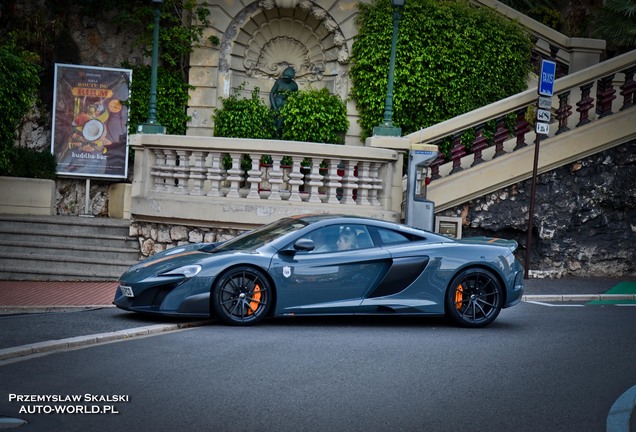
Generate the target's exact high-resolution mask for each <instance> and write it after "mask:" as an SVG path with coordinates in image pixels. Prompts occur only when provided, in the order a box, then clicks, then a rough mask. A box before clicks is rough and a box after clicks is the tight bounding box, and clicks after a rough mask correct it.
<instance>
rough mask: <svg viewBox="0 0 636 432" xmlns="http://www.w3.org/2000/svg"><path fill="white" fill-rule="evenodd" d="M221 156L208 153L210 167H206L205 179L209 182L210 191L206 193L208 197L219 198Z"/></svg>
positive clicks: (221, 178) (221, 179)
mask: <svg viewBox="0 0 636 432" xmlns="http://www.w3.org/2000/svg"><path fill="white" fill-rule="evenodd" d="M222 161H223V156H222V155H221V154H220V153H216V152H215V153H210V166H209V167H208V174H207V178H208V180H210V190H209V191H208V193H207V196H209V197H220V196H222V194H221V182H222V181H223V179H224V177H223V175H222V174H223V169H222V167H221V163H222Z"/></svg>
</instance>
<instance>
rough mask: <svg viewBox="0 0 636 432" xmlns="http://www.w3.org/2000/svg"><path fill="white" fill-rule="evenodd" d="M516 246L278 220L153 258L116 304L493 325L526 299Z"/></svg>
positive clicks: (314, 220)
mask: <svg viewBox="0 0 636 432" xmlns="http://www.w3.org/2000/svg"><path fill="white" fill-rule="evenodd" d="M516 248H517V242H515V241H513V240H502V239H492V238H468V239H465V240H459V241H458V240H454V239H451V238H447V237H444V236H440V235H438V234H434V233H431V232H428V231H423V230H420V229H416V228H412V227H409V226H405V225H400V224H396V223H391V222H386V221H380V220H375V219H367V218H359V217H351V216H334V215H307V216H299V217H290V218H285V219H281V220H279V221H277V222H274V223H271V224H269V225H265V226H262V227H260V228H258V229H255V230H253V231H250V232H247V233H245V234H243V235H241V236H239V237H236V238H234V239H232V240H229V241H226V242H223V243H200V244H193V245H188V246H180V247H176V248H173V249H169V250H166V251H164V252H161V253H158V254H156V255H153V256H152V257H150V258H148V259H146V260H143V261H140V262H139V263H138V264H136V265H134V266H133V267H131V268H130V269H129V270H128V271H127V272H126V273H124V274H123V275H122V277H121V278H120V284H119V287H118V289H117V293H116V294H115V300H114V304H115V305H116V306H117V307H119V308H121V309H125V310H129V311H135V312H143V313H155V314H163V315H175V316H190V317H210V316H213V317H217V318H218V319H220V320H221V321H223V322H224V323H227V324H233V325H249V324H255V323H257V322H259V321H261V320H262V319H263V318H264V317H266V316H289V317H291V316H306V315H398V314H399V315H412V316H415V315H422V316H424V315H429V316H431V315H446V316H447V317H449V318H450V319H451V320H452V321H453V322H454V323H456V324H459V325H461V326H466V327H482V326H485V325H487V324H490V323H491V322H492V321H493V320H494V319H495V318H496V317H497V315H499V312H500V311H501V309H502V308H506V307H509V306H512V305H515V304H517V303H518V302H519V301H520V300H521V295H522V293H523V269H522V267H521V265H520V264H519V262H518V261H517V260H516V259H515V256H514V255H513V252H514V250H515V249H516Z"/></svg>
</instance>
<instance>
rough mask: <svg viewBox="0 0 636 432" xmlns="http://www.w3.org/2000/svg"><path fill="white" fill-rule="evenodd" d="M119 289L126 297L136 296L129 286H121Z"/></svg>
mask: <svg viewBox="0 0 636 432" xmlns="http://www.w3.org/2000/svg"><path fill="white" fill-rule="evenodd" d="M119 289H120V290H121V293H122V294H123V295H125V296H126V297H134V296H135V295H134V294H133V290H132V288H131V287H129V286H125V285H119Z"/></svg>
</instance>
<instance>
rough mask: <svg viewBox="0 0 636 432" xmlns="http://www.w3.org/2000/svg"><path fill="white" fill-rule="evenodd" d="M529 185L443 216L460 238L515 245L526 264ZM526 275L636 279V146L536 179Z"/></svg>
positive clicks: (608, 151)
mask: <svg viewBox="0 0 636 432" xmlns="http://www.w3.org/2000/svg"><path fill="white" fill-rule="evenodd" d="M530 189H531V182H530V180H528V181H524V182H520V183H517V184H515V185H513V186H511V187H508V188H505V189H502V190H500V191H498V192H496V193H493V194H490V195H487V196H484V197H482V198H479V199H476V200H473V201H470V202H468V203H465V204H463V205H460V206H457V207H455V208H453V209H451V210H448V211H445V212H443V214H442V215H444V216H461V217H462V220H463V236H464V237H466V236H476V235H485V236H492V237H505V238H511V239H515V240H517V241H518V242H519V244H520V245H521V247H520V248H519V250H518V258H519V259H520V260H521V261H522V262H524V261H525V255H526V247H525V246H526V244H527V227H528V212H529V207H530ZM533 226H534V229H533V236H532V248H531V250H532V252H531V255H530V266H529V269H530V271H531V272H532V273H534V274H535V275H537V276H551V277H561V276H566V275H576V276H619V275H628V274H634V272H636V264H635V263H636V141H632V142H630V143H627V144H623V145H621V146H619V147H616V148H613V149H609V150H606V151H604V152H602V153H599V154H596V155H593V156H590V157H587V158H585V159H582V160H579V161H576V162H574V163H571V164H568V165H566V166H564V167H561V168H558V169H556V170H554V171H551V172H548V173H545V174H542V175H540V176H538V179H537V188H536V196H535V218H534V223H533Z"/></svg>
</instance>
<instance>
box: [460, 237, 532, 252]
mask: <svg viewBox="0 0 636 432" xmlns="http://www.w3.org/2000/svg"><path fill="white" fill-rule="evenodd" d="M458 241H459V242H460V243H465V244H483V245H485V244H491V245H495V246H503V247H507V248H508V249H510V251H512V252H514V251H516V250H517V248H518V247H519V243H517V241H516V240H507V239H502V238H496V237H466V238H463V239H461V240H458Z"/></svg>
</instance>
